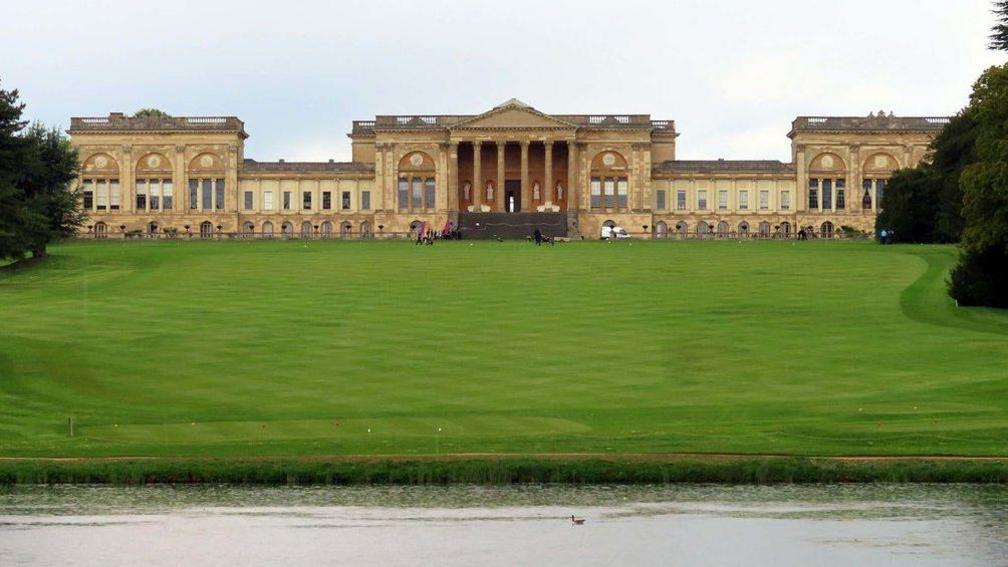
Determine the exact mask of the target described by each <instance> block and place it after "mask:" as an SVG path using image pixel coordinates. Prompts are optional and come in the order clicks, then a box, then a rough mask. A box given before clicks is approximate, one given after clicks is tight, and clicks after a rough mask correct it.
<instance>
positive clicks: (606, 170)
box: [589, 150, 629, 210]
mask: <svg viewBox="0 0 1008 567" xmlns="http://www.w3.org/2000/svg"><path fill="white" fill-rule="evenodd" d="M628 174H629V166H628V164H627V160H626V158H625V157H623V155H622V154H620V153H619V152H615V151H611V150H605V151H601V152H599V153H598V154H596V155H595V157H594V158H592V161H591V176H590V178H591V179H590V183H589V192H590V199H589V204H590V206H591V208H593V209H609V210H613V209H615V210H619V209H626V208H627V207H628V206H629V201H628V199H629V183H628V179H629V177H628Z"/></svg>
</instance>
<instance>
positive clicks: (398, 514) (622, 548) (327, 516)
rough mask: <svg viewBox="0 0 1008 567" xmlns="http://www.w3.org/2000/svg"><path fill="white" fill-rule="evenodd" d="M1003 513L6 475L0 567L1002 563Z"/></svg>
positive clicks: (948, 499)
mask: <svg viewBox="0 0 1008 567" xmlns="http://www.w3.org/2000/svg"><path fill="white" fill-rule="evenodd" d="M571 514H576V515H577V516H579V517H583V518H585V519H586V522H585V524H584V525H583V526H573V525H572V524H571V521H570V515H571ZM1005 520H1008V489H1006V488H1001V487H984V486H926V485H925V486H921V485H911V486H812V487H808V486H779V487H726V486H687V487H607V486H592V487H552V486H528V487H493V488H486V487H392V488H384V487H383V488H375V487H352V488H328V487H327V488H238V487H183V488H173V487H164V486H159V487H143V488H114V487H87V486H85V487H80V486H60V487H17V488H11V489H4V490H3V491H2V492H0V565H5V566H6V565H67V564H74V565H129V564H144V565H224V564H231V565H234V564H240V565H276V564H287V565H320V564H321V565H417V564H421V565H429V564H435V565H515V564H526V565H529V564H550V565H572V564H577V565H611V564H624V565H669V564H680V565H1008V528H1006V527H1005V526H1006V522H1005Z"/></svg>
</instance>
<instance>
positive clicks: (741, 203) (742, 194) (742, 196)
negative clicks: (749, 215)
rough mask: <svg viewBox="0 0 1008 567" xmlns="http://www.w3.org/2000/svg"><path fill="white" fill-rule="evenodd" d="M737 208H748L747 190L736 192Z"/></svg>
mask: <svg viewBox="0 0 1008 567" xmlns="http://www.w3.org/2000/svg"><path fill="white" fill-rule="evenodd" d="M738 208H739V209H741V210H743V211H748V210H749V191H745V190H743V191H739V194H738Z"/></svg>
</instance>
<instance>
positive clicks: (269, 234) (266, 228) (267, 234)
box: [262, 221, 273, 238]
mask: <svg viewBox="0 0 1008 567" xmlns="http://www.w3.org/2000/svg"><path fill="white" fill-rule="evenodd" d="M262 235H263V238H273V223H271V222H270V221H266V222H264V223H263V225H262Z"/></svg>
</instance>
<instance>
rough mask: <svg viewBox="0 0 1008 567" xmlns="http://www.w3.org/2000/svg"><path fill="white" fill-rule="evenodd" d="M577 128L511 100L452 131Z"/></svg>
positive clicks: (474, 117)
mask: <svg viewBox="0 0 1008 567" xmlns="http://www.w3.org/2000/svg"><path fill="white" fill-rule="evenodd" d="M576 127H577V126H576V125H574V124H571V123H570V122H565V121H563V120H558V119H556V118H553V117H552V116H550V115H548V114H543V113H542V112H539V111H538V110H536V109H534V108H532V107H531V106H529V105H527V104H525V103H523V102H522V101H520V100H518V99H511V100H509V101H507V102H505V103H504V104H502V105H500V106H497V107H495V108H494V109H493V110H490V111H489V112H484V113H483V114H479V115H477V116H473V117H472V118H467V119H465V120H462V121H461V122H459V123H457V124H455V125H454V126H453V127H452V129H453V130H455V129H466V128H514V129H542V128H546V129H553V130H555V129H569V128H576Z"/></svg>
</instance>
